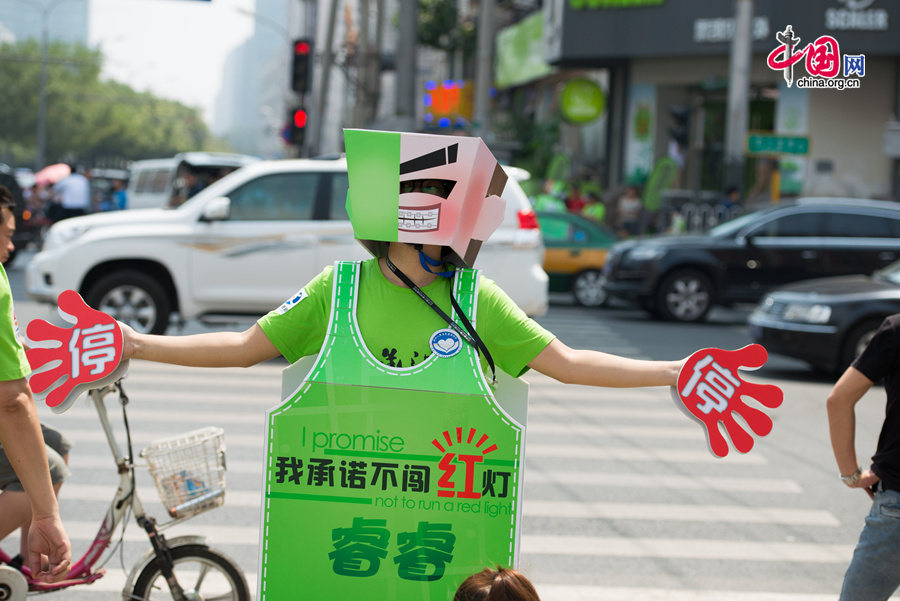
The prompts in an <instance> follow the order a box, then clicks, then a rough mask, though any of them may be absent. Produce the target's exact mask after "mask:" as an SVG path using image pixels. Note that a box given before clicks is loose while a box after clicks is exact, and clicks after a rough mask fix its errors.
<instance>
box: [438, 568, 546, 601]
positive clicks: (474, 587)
mask: <svg viewBox="0 0 900 601" xmlns="http://www.w3.org/2000/svg"><path fill="white" fill-rule="evenodd" d="M453 601H541V599H540V597H538V594H537V591H536V590H535V588H534V585H533V584H531V581H530V580H528V578H526V577H525V575H524V574H522V573H521V572H517V571H516V570H511V569H508V568H503V567H500V566H497V569H496V570H492V569H490V568H485V569H483V570H481V571H480V572H478V573H477V574H472V575H471V576H469V577H468V578H466V579H465V580H463V582H462V584H460V585H459V588H458V589H456V594H455V595H454V596H453Z"/></svg>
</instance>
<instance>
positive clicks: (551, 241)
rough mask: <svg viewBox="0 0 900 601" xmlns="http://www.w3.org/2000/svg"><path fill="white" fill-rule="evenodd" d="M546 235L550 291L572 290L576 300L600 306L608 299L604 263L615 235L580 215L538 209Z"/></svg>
mask: <svg viewBox="0 0 900 601" xmlns="http://www.w3.org/2000/svg"><path fill="white" fill-rule="evenodd" d="M536 214H537V218H538V224H539V225H540V228H541V236H543V238H544V249H545V252H544V271H546V272H547V275H548V276H550V291H551V292H571V293H572V294H573V295H574V296H575V302H577V303H578V304H579V305H582V306H585V307H599V306H601V305H603V304H604V303H605V302H606V292H605V291H604V290H603V277H602V275H601V274H602V271H603V266H604V265H605V264H606V254H607V251H608V250H609V247H610V246H612V245H613V243H615V241H616V240H617V238H616V235H615V234H614V233H613V232H612V231H611V230H609V229H607V228H605V227H603V226H602V225H599V224H598V223H596V222H594V221H591V220H590V219H585V218H584V217H580V216H579V215H573V214H571V213H563V212H559V211H537V212H536Z"/></svg>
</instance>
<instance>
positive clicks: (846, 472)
mask: <svg viewBox="0 0 900 601" xmlns="http://www.w3.org/2000/svg"><path fill="white" fill-rule="evenodd" d="M881 379H884V388H885V392H886V393H887V407H886V411H885V417H884V422H883V423H882V426H881V434H880V435H879V437H878V446H877V448H876V451H875V455H873V456H872V464H871V466H870V467H869V468H868V469H863V468H862V467H860V465H859V463H858V462H857V459H856V449H855V438H856V419H855V413H854V407H855V405H856V403H857V402H858V401H859V400H860V399H861V398H862V397H863V395H865V393H866V392H867V391H868V390H869V389H870V388H871V387H872V385H873V384H874V383H875V382H877V381H879V380H881ZM827 408H828V424H829V430H830V433H831V447H832V449H833V450H834V457H835V459H836V460H837V465H838V470H839V472H840V477H841V480H843V482H844V484H846V485H847V486H849V487H850V488H859V489H861V490H864V491H865V492H866V493H868V495H869V497H871V498H872V500H873V503H872V510H871V511H870V512H869V516H868V517H867V518H866V524H865V526H864V527H863V530H862V532H861V533H860V536H859V542H858V543H857V545H856V550H855V551H854V552H853V559H852V561H851V562H850V566H849V567H848V568H847V573H846V574H845V575H844V585H843V588H842V590H841V596H840V601H876V600H877V601H882V600H885V599H887V598H888V597H890V596H891V595H892V594H893V593H894V591H896V590H897V588H898V587H900V568H898V566H900V314H897V315H892V316H890V317H888V318H887V319H885V320H884V322H883V323H882V324H881V327H880V328H879V329H878V331H877V332H875V335H874V336H873V337H872V340H871V341H870V342H869V344H868V345H867V346H866V348H865V350H863V352H862V353H861V354H860V356H859V357H857V359H856V360H855V361H854V362H853V364H852V365H851V366H850V367H848V368H847V371H845V372H844V373H843V375H841V377H840V379H839V380H838V381H837V383H836V384H835V385H834V388H833V389H832V390H831V393H830V394H829V395H828V402H827Z"/></svg>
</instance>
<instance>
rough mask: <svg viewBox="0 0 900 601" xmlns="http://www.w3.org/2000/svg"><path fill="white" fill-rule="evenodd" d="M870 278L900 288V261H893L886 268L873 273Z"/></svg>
mask: <svg viewBox="0 0 900 601" xmlns="http://www.w3.org/2000/svg"><path fill="white" fill-rule="evenodd" d="M872 277H874V278H875V279H876V280H883V281H885V282H890V283H891V284H895V285H897V286H900V261H894V262H893V263H891V264H890V265H888V266H887V267H882V268H881V269H879V270H878V271H876V272H875V273H873V274H872Z"/></svg>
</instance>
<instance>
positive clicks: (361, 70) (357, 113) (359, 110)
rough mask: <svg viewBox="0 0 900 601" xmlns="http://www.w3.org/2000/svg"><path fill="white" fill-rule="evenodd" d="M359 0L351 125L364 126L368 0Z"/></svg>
mask: <svg viewBox="0 0 900 601" xmlns="http://www.w3.org/2000/svg"><path fill="white" fill-rule="evenodd" d="M357 1H358V2H359V37H358V38H357V40H356V42H357V43H356V103H355V105H354V107H353V120H352V122H353V127H365V125H366V116H367V113H368V111H367V105H368V103H369V102H370V101H369V98H368V96H369V55H370V52H369V0H357Z"/></svg>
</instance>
